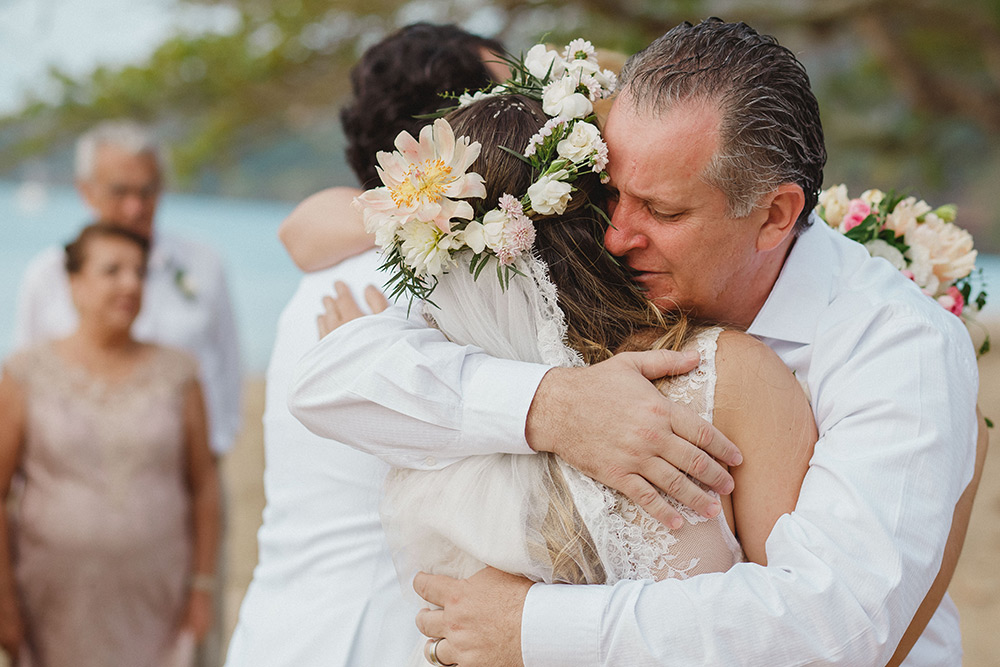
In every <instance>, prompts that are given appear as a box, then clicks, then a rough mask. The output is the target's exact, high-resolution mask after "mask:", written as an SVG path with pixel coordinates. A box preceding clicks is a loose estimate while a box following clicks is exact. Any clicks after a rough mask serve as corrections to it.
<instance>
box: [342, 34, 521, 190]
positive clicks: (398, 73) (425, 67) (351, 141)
mask: <svg viewBox="0 0 1000 667" xmlns="http://www.w3.org/2000/svg"><path fill="white" fill-rule="evenodd" d="M481 49H486V50H487V51H490V52H492V53H497V54H503V53H504V49H503V46H502V45H501V44H500V43H499V42H497V41H495V40H491V39H486V38H484V37H479V36H477V35H473V34H471V33H468V32H466V31H464V30H462V29H461V28H459V27H457V26H454V25H432V24H429V23H414V24H412V25H409V26H406V27H405V28H401V29H400V30H398V31H397V32H395V33H393V34H392V35H390V36H388V37H386V38H385V39H383V40H382V41H381V42H379V43H378V44H375V45H374V46H372V47H371V48H369V49H368V50H367V51H365V53H364V55H363V56H361V59H360V60H359V61H358V63H357V64H356V65H355V66H354V68H353V69H351V90H352V93H353V99H352V100H351V102H350V103H349V104H348V106H346V107H344V108H343V109H342V110H341V112H340V122H341V125H342V126H343V129H344V135H345V137H346V138H347V162H348V163H349V164H350V166H351V169H353V170H354V173H355V175H357V177H358V180H359V182H360V183H361V185H362V186H363V187H366V188H367V187H373V186H376V185H378V184H379V183H378V176H377V174H376V172H375V164H376V162H375V154H376V153H377V152H378V151H391V150H393V140H395V138H396V135H398V134H399V133H400V132H401V131H403V130H406V131H407V132H409V133H410V134H412V135H414V136H416V135H417V133H418V132H419V131H420V128H421V127H423V126H424V125H426V124H427V123H428V122H429V121H428V120H427V119H417V118H414V116H419V115H424V114H429V113H433V112H435V111H437V110H438V109H441V108H443V107H447V106H449V103H448V101H447V100H445V99H443V98H442V97H441V94H442V93H445V92H457V93H462V92H465V91H466V90H479V89H480V88H485V87H486V86H488V85H489V84H490V83H491V82H492V78H491V77H490V73H489V71H488V70H487V69H486V65H484V64H483V58H482V54H481V53H480V50H481Z"/></svg>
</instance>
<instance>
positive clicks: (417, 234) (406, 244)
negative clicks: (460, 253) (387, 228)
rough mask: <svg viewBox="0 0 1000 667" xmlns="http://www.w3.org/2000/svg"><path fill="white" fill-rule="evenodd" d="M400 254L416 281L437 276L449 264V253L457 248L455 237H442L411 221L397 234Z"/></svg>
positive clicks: (427, 225) (457, 236)
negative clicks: (416, 277) (416, 278)
mask: <svg viewBox="0 0 1000 667" xmlns="http://www.w3.org/2000/svg"><path fill="white" fill-rule="evenodd" d="M398 236H399V240H400V253H401V254H402V256H403V260H404V261H405V262H406V264H407V266H409V267H410V268H412V269H413V272H414V273H415V274H416V275H418V276H420V277H433V276H439V275H441V274H442V273H444V272H445V270H446V269H448V268H449V267H450V266H451V264H452V263H453V262H452V259H451V251H452V250H455V249H457V248H459V247H461V245H462V243H461V240H460V238H459V233H457V232H456V233H449V234H444V233H442V232H441V230H440V229H438V228H437V227H436V226H435V225H429V224H427V223H426V222H422V221H417V220H412V221H410V222H407V223H406V224H404V225H403V226H402V227H401V228H400V229H399V232H398Z"/></svg>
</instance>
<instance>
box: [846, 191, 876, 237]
mask: <svg viewBox="0 0 1000 667" xmlns="http://www.w3.org/2000/svg"><path fill="white" fill-rule="evenodd" d="M871 212H872V207H871V206H869V205H868V204H866V203H865V202H864V201H862V200H861V199H852V200H851V203H850V204H848V206H847V215H845V216H844V220H843V221H842V222H841V223H840V229H841V231H842V232H844V233H847V232H849V231H851V230H852V229H854V228H855V227H857V226H858V225H860V224H861V223H862V222H864V219H865V218H867V217H868V215H869V214H870V213H871Z"/></svg>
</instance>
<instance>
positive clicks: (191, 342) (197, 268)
mask: <svg viewBox="0 0 1000 667" xmlns="http://www.w3.org/2000/svg"><path fill="white" fill-rule="evenodd" d="M142 298H143V301H142V310H141V311H140V312H139V316H138V317H137V318H136V320H135V324H133V325H132V334H133V335H134V336H135V337H136V338H138V339H139V340H144V341H149V342H154V343H159V344H161V345H169V346H173V347H179V348H181V349H184V350H187V351H188V352H190V353H191V354H192V355H194V356H195V357H196V358H197V359H198V366H199V372H200V378H201V384H202V388H203V391H204V394H205V405H206V409H207V412H208V418H209V429H210V440H211V442H210V444H211V447H212V451H213V452H215V453H216V454H217V455H221V454H225V453H226V452H228V451H229V449H230V448H231V447H232V446H233V442H234V441H235V439H236V433H237V432H238V431H239V427H240V417H241V413H240V410H241V405H240V391H241V389H242V381H243V378H242V375H241V370H240V350H239V340H238V337H237V333H236V322H235V319H234V317H233V308H232V305H231V303H230V299H229V289H228V287H227V285H226V277H225V272H224V269H223V265H222V260H221V259H220V258H219V256H218V255H217V254H216V253H215V251H213V250H212V249H210V248H208V247H207V246H204V245H202V244H199V243H195V242H193V241H189V240H187V239H183V238H179V237H176V236H171V235H167V234H159V233H157V234H156V235H155V236H154V240H153V245H152V250H151V252H150V256H149V265H148V267H147V274H146V285H145V288H144V291H143V297H142ZM78 322H79V318H78V316H77V312H76V307H75V306H74V305H73V299H72V296H71V295H70V290H69V279H68V276H67V274H66V269H65V252H64V251H63V249H62V248H60V247H55V246H54V247H52V248H47V249H46V250H44V251H42V252H41V253H39V254H38V255H37V256H36V257H35V258H34V259H33V260H32V261H31V263H30V264H29V265H28V268H27V269H26V270H25V273H24V278H23V279H22V281H21V288H20V292H19V294H18V308H17V322H16V324H15V334H14V344H15V346H16V347H17V348H22V347H26V346H28V345H30V344H33V343H37V342H39V341H42V340H48V339H53V338H62V337H64V336H68V335H69V334H71V333H73V332H74V331H75V330H76V327H77V324H78Z"/></svg>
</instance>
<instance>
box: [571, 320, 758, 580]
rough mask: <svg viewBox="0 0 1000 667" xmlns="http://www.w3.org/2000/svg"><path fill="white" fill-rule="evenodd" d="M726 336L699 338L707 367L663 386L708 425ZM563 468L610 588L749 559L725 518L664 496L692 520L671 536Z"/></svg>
mask: <svg viewBox="0 0 1000 667" xmlns="http://www.w3.org/2000/svg"><path fill="white" fill-rule="evenodd" d="M720 331H721V329H718V328H712V329H706V330H704V331H701V332H700V333H698V334H697V335H696V336H695V338H694V339H693V340H692V341H691V343H690V344H689V346H688V347H690V348H693V349H695V350H697V351H698V353H699V355H700V357H701V364H700V365H699V366H698V368H696V369H695V370H693V371H691V372H690V373H687V374H685V375H680V376H677V377H672V378H668V379H666V380H665V381H663V382H662V383H661V385H660V391H662V392H663V393H664V394H665V395H666V396H668V397H669V398H670V399H671V400H673V401H675V402H678V403H682V404H685V405H688V406H689V407H690V408H692V409H693V410H695V412H697V413H698V415H699V416H700V417H701V418H702V419H706V420H708V421H711V420H712V412H713V409H714V399H715V380H716V373H715V351H716V343H717V340H718V336H719V333H720ZM561 468H562V471H563V475H564V478H565V480H566V483H567V484H568V485H569V487H570V489H571V492H572V495H573V498H574V500H575V501H576V507H577V510H578V512H579V513H580V516H581V518H582V520H583V521H584V523H585V524H586V525H587V528H588V530H589V532H590V536H591V539H592V540H593V544H594V549H595V551H596V553H597V554H598V555H599V557H600V559H601V562H602V563H603V566H604V571H605V575H606V579H605V582H604V583H608V584H613V583H615V582H617V581H621V580H623V579H666V578H668V577H674V578H686V577H689V576H693V575H695V574H701V573H703V572H719V571H723V570H727V569H729V568H730V567H732V566H733V565H734V564H735V563H738V562H740V561H742V560H743V551H742V549H741V548H740V546H739V543H738V542H737V541H736V538H735V536H734V535H733V534H732V531H731V530H730V529H729V525H728V524H727V523H726V521H725V518H724V517H723V515H721V514H720V515H719V516H718V517H716V518H714V519H706V518H704V517H701V516H699V515H698V514H697V513H695V512H694V511H693V510H691V509H690V508H688V507H686V506H684V505H682V504H681V503H679V502H677V501H676V500H674V499H673V498H670V497H669V496H664V497H665V498H666V500H667V501H668V502H669V503H670V504H671V505H672V506H673V507H674V508H675V509H677V511H678V512H679V513H680V514H681V516H682V517H684V519H685V520H686V523H685V525H683V526H682V527H681V528H680V529H678V530H673V531H671V530H670V529H668V528H667V527H666V526H664V525H663V524H661V523H660V522H659V521H657V520H656V519H654V518H653V517H652V516H651V515H650V514H649V513H648V512H646V511H645V510H644V509H642V508H640V507H639V506H637V505H636V504H635V503H633V502H632V501H631V500H629V499H628V498H627V497H625V496H624V495H622V494H621V493H619V492H618V491H615V490H614V489H611V488H609V487H607V486H604V485H603V484H600V483H598V482H595V481H594V480H592V479H590V478H589V477H587V476H586V475H584V474H582V473H580V472H579V471H578V470H576V469H575V468H573V467H571V466H569V465H568V464H566V463H564V462H561Z"/></svg>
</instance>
